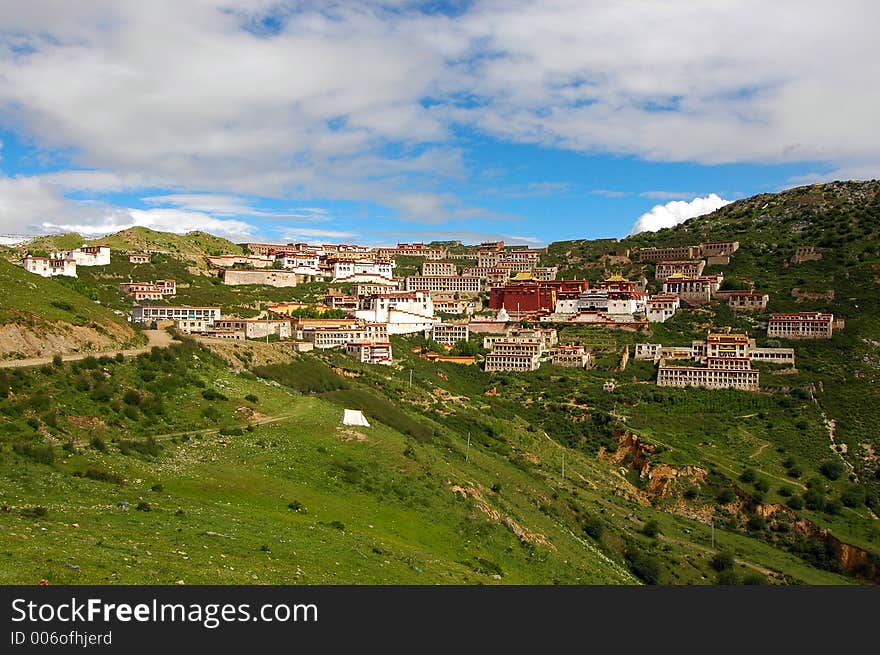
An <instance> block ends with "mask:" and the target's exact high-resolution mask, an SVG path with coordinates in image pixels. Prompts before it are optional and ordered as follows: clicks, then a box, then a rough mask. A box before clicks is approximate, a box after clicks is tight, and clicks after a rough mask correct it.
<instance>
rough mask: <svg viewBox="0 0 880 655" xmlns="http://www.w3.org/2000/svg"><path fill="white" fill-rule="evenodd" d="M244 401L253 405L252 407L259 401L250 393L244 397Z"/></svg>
mask: <svg viewBox="0 0 880 655" xmlns="http://www.w3.org/2000/svg"><path fill="white" fill-rule="evenodd" d="M244 399H245V400H246V401H248V402H249V403H253V404H254V405H256V404H257V403H258V402H260V399H259V398H257V397H256V396H255V395H254V394H252V393H249V394H248V395H246V396H245V397H244Z"/></svg>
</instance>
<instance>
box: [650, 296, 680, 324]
mask: <svg viewBox="0 0 880 655" xmlns="http://www.w3.org/2000/svg"><path fill="white" fill-rule="evenodd" d="M680 307H681V300H680V299H679V297H678V296H676V295H673V294H660V295H656V296H651V297H650V298H648V302H647V304H646V306H645V317H646V318H647V319H648V322H650V323H663V322H665V321H666V320H667V319H669V318H671V317H673V316H675V312H677V311H678V310H679V308H680Z"/></svg>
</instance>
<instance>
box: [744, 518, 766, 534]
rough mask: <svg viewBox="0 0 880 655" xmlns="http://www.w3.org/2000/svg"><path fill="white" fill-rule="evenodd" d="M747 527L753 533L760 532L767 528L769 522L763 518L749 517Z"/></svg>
mask: <svg viewBox="0 0 880 655" xmlns="http://www.w3.org/2000/svg"><path fill="white" fill-rule="evenodd" d="M746 527H747V528H748V529H749V530H751V531H752V532H758V531H760V530H763V529H764V528H766V527H767V521H765V520H764V517H763V516H758V515H757V514H755V515H754V516H751V517H749V520H748V522H747V523H746Z"/></svg>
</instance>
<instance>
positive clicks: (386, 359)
mask: <svg viewBox="0 0 880 655" xmlns="http://www.w3.org/2000/svg"><path fill="white" fill-rule="evenodd" d="M345 352H346V353H347V354H348V356H349V357H354V358H355V359H356V360H358V361H359V362H361V363H363V364H382V365H385V366H390V365H391V343H390V342H388V341H350V342H348V343H347V344H345Z"/></svg>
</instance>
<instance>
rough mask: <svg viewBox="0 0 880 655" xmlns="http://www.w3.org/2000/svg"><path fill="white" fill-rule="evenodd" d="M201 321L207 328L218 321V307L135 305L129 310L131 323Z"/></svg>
mask: <svg viewBox="0 0 880 655" xmlns="http://www.w3.org/2000/svg"><path fill="white" fill-rule="evenodd" d="M180 319H203V320H204V321H205V324H206V325H207V326H209V327H210V326H213V325H214V322H215V321H218V320H220V308H219V307H190V306H189V305H135V306H134V307H132V308H131V320H132V322H133V323H152V322H154V321H177V320H180Z"/></svg>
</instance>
